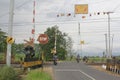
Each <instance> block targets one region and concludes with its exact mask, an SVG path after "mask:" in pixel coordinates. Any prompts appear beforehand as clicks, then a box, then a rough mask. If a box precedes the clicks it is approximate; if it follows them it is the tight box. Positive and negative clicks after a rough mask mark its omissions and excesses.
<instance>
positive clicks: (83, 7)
mask: <svg viewBox="0 0 120 80" xmlns="http://www.w3.org/2000/svg"><path fill="white" fill-rule="evenodd" d="M75 14H88V4H77V5H75Z"/></svg>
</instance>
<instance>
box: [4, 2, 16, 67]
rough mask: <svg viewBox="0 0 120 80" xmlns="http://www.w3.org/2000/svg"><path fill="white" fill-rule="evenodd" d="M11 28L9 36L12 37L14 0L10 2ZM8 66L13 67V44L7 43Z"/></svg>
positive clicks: (9, 28)
mask: <svg viewBox="0 0 120 80" xmlns="http://www.w3.org/2000/svg"><path fill="white" fill-rule="evenodd" d="M9 11H10V12H9V27H8V36H11V37H12V28H13V15H14V13H13V11H14V0H10V7H9ZM6 64H7V66H10V65H11V44H9V43H7V56H6Z"/></svg>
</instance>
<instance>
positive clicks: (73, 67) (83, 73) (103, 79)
mask: <svg viewBox="0 0 120 80" xmlns="http://www.w3.org/2000/svg"><path fill="white" fill-rule="evenodd" d="M53 69H54V73H55V80H120V77H117V76H112V75H110V74H107V73H106V72H102V71H98V70H96V69H93V68H91V67H90V66H88V65H85V64H84V63H82V62H80V63H77V62H61V63H59V64H58V65H57V66H53Z"/></svg>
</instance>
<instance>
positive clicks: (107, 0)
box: [0, 0, 120, 56]
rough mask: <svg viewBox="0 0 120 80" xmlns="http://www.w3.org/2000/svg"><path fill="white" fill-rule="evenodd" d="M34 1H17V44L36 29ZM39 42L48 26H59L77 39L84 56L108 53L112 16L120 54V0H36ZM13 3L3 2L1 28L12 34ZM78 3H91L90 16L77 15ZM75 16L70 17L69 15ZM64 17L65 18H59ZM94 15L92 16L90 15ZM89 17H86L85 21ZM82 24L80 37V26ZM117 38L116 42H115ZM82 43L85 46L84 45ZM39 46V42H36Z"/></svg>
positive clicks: (115, 50) (115, 47)
mask: <svg viewBox="0 0 120 80" xmlns="http://www.w3.org/2000/svg"><path fill="white" fill-rule="evenodd" d="M33 1H34V0H15V5H14V22H13V32H12V33H13V37H14V38H15V42H16V43H21V42H22V43H24V41H23V40H24V39H26V40H28V39H29V37H31V36H32V35H31V30H32V28H33V23H32V20H33ZM35 1H36V6H35V11H36V14H35V39H37V37H38V36H39V34H41V33H43V32H44V31H46V29H47V28H48V27H53V26H55V25H57V26H58V27H59V30H60V31H62V32H65V33H67V34H68V35H69V36H70V37H71V38H72V40H73V49H74V50H75V51H76V52H79V53H80V52H81V51H82V53H80V54H82V55H88V56H89V55H98V56H99V55H102V53H103V52H104V51H105V50H106V43H105V34H107V33H108V15H107V14H103V12H113V13H111V14H110V29H111V44H112V45H113V46H112V47H113V48H112V52H113V53H112V54H113V55H120V49H119V48H120V25H119V23H120V1H119V0H35ZM9 4H10V0H0V10H1V12H0V28H1V29H2V30H3V31H5V32H8V27H9V25H8V24H9ZM76 4H88V14H75V13H74V6H75V5H76ZM69 13H70V14H71V15H70V16H67V14H69ZM98 13H100V14H99V15H98ZM60 14H64V16H59V17H57V15H60ZM90 15H91V16H90ZM82 16H85V18H82ZM78 23H80V35H79V25H78ZM112 38H113V42H112ZM80 40H84V42H85V44H84V45H82V48H81V45H80ZM36 43H38V42H37V41H36Z"/></svg>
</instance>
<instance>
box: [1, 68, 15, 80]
mask: <svg viewBox="0 0 120 80" xmlns="http://www.w3.org/2000/svg"><path fill="white" fill-rule="evenodd" d="M0 80H17V73H16V72H15V70H14V69H13V68H12V67H7V66H4V67H2V68H1V69H0Z"/></svg>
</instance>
